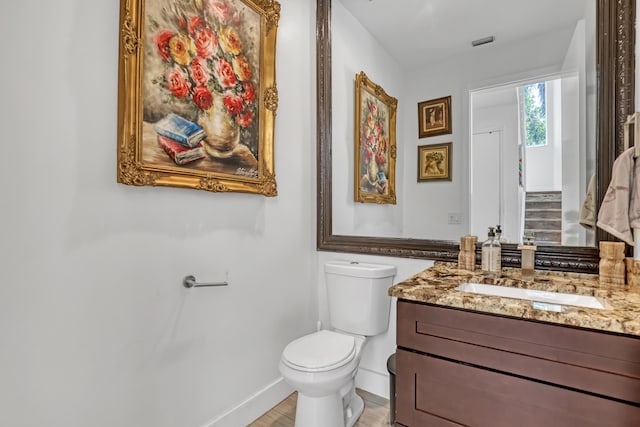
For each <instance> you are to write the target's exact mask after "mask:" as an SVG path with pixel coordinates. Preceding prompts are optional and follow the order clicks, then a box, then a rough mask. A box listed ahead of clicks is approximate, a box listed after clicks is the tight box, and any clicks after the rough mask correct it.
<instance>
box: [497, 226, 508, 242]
mask: <svg viewBox="0 0 640 427" xmlns="http://www.w3.org/2000/svg"><path fill="white" fill-rule="evenodd" d="M496 240H497V241H498V242H500V244H502V243H506V242H505V241H504V239H503V238H502V226H501V225H500V224H498V225H496Z"/></svg>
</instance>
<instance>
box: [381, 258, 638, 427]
mask: <svg viewBox="0 0 640 427" xmlns="http://www.w3.org/2000/svg"><path fill="white" fill-rule="evenodd" d="M519 274H520V273H519V271H518V270H517V269H504V271H503V277H501V278H488V277H484V276H483V275H482V274H481V273H479V272H468V271H465V270H458V269H457V266H456V264H447V263H436V264H435V265H434V266H433V267H432V268H430V269H428V270H425V271H424V272H422V273H419V274H417V275H416V276H414V277H412V278H410V279H408V280H406V281H404V282H402V283H399V284H397V285H395V286H393V287H391V288H390V289H389V294H390V295H392V296H395V297H397V298H398V319H397V346H398V349H397V353H396V365H397V367H396V368H397V373H396V425H397V426H407V427H411V426H458V425H465V426H492V427H495V426H516V425H517V426H541V425H545V426H546V425H549V426H616V427H617V426H640V294H637V293H631V292H627V291H625V290H624V289H623V288H621V287H617V288H610V287H606V286H601V285H600V284H599V282H598V276H597V275H586V274H576V273H560V272H543V271H536V276H535V280H534V281H533V282H525V281H521V280H520V277H519ZM462 283H472V284H489V285H498V286H504V287H509V288H519V289H525V290H528V289H533V290H535V291H537V292H541V291H543V292H553V293H556V292H558V293H565V294H578V295H583V296H591V297H597V298H598V299H599V300H600V301H604V302H605V305H606V308H604V309H596V308H585V307H575V306H569V305H559V304H555V303H549V302H540V301H537V302H532V301H527V300H522V299H515V298H507V297H500V296H493V295H481V294H476V293H471V292H467V291H460V290H457V289H456V288H458V286H459V285H460V284H462ZM549 295H550V296H552V295H551V294H549ZM538 299H539V298H538ZM555 310H561V311H555Z"/></svg>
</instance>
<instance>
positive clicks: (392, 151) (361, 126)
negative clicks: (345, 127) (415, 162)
mask: <svg viewBox="0 0 640 427" xmlns="http://www.w3.org/2000/svg"><path fill="white" fill-rule="evenodd" d="M397 106H398V100H397V99H396V98H394V97H392V96H390V95H388V94H387V93H386V92H385V90H384V89H383V88H382V87H380V86H379V85H377V84H375V83H373V82H372V81H371V80H369V78H368V77H367V75H366V74H365V73H364V72H363V71H361V72H360V73H358V74H357V75H356V92H355V122H354V123H355V149H354V151H355V156H354V157H355V168H354V169H355V191H354V195H355V201H356V202H363V203H380V204H384V203H387V204H395V203H396V190H395V189H396V184H395V174H396V171H395V169H396V109H397Z"/></svg>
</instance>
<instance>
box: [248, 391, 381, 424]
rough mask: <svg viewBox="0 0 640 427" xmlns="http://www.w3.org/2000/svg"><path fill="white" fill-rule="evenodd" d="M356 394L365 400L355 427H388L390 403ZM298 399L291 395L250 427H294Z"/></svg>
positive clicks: (371, 395)
mask: <svg viewBox="0 0 640 427" xmlns="http://www.w3.org/2000/svg"><path fill="white" fill-rule="evenodd" d="M356 393H358V395H360V397H362V399H363V400H364V412H363V413H362V415H361V416H360V419H359V420H358V422H357V423H356V424H355V426H354V427H388V426H389V401H388V400H387V399H384V398H382V397H380V396H376V395H375V394H371V393H369V392H366V391H364V390H360V389H356ZM297 397H298V395H297V394H296V393H293V394H291V395H290V396H289V397H287V398H286V399H285V400H283V401H282V402H280V403H279V404H278V405H277V406H275V407H274V408H272V409H271V410H270V411H269V412H267V413H266V414H264V415H262V416H261V417H260V418H258V419H257V420H255V421H254V422H253V423H251V424H249V427H293V424H294V421H295V417H296V400H297Z"/></svg>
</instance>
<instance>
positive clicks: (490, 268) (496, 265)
mask: <svg viewBox="0 0 640 427" xmlns="http://www.w3.org/2000/svg"><path fill="white" fill-rule="evenodd" d="M501 249H502V248H501V245H500V242H499V241H498V239H496V231H495V228H494V227H489V232H488V233H487V240H485V241H484V243H483V244H482V272H483V273H484V274H486V275H487V276H492V277H499V276H500V271H501V270H502V250H501Z"/></svg>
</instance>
